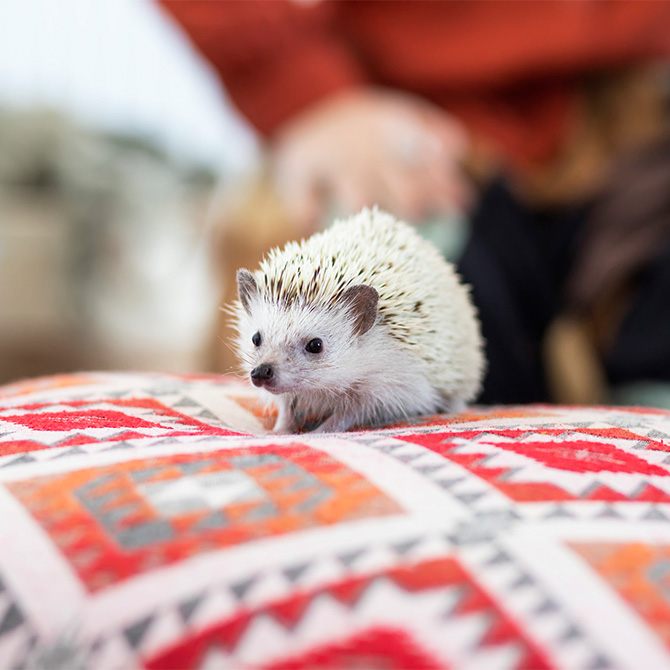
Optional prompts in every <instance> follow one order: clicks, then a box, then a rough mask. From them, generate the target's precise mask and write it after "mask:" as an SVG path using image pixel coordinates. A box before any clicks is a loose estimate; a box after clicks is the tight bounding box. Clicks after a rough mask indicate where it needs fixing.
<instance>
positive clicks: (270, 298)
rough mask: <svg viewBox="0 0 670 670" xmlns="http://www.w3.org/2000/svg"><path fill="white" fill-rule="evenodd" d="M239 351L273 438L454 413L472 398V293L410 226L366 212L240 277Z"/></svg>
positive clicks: (475, 344) (478, 354) (476, 361)
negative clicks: (268, 413)
mask: <svg viewBox="0 0 670 670" xmlns="http://www.w3.org/2000/svg"><path fill="white" fill-rule="evenodd" d="M237 289H238V300H237V302H236V303H235V305H234V306H233V308H232V311H233V314H234V315H235V317H236V318H235V320H236V323H235V325H236V329H237V349H238V353H239V355H240V358H241V359H242V361H243V368H244V369H245V371H246V372H248V374H249V375H250V377H251V382H252V383H253V384H254V386H256V387H259V388H260V389H261V390H262V392H263V393H264V394H271V395H267V396H266V398H267V399H268V400H270V399H272V397H273V396H274V400H275V404H276V405H277V407H278V416H277V420H276V423H275V427H274V429H273V431H274V432H276V433H291V432H298V431H300V430H304V429H305V426H312V428H313V429H314V430H315V431H317V432H336V431H344V430H348V429H350V428H352V427H355V426H379V425H384V424H389V423H394V422H397V421H400V420H406V419H411V418H414V417H417V416H420V415H427V414H435V413H438V412H460V411H463V410H464V409H465V405H466V403H468V402H470V401H472V400H473V399H474V398H475V397H476V395H477V394H478V392H479V389H480V385H481V379H482V374H483V370H484V356H483V352H482V349H483V347H482V337H481V333H480V327H479V322H478V319H477V315H476V312H475V308H474V306H473V304H472V301H471V299H470V292H469V288H468V287H467V286H465V285H464V284H462V283H461V282H460V280H459V278H458V275H457V274H456V272H455V271H454V268H453V266H452V265H450V264H449V263H448V262H447V261H446V260H445V259H444V258H443V256H442V255H441V254H440V252H439V251H438V250H437V249H436V248H435V247H434V246H433V245H432V244H431V243H430V242H428V241H427V240H425V239H424V238H422V237H421V236H420V235H419V234H418V233H417V232H416V230H415V229H414V228H413V227H411V226H410V225H408V224H406V223H403V222H401V221H397V220H396V219H395V218H394V217H393V216H391V215H390V214H387V213H385V212H383V211H381V210H379V209H378V208H374V209H372V210H370V209H364V210H363V211H361V212H360V213H359V214H356V215H355V216H352V217H351V218H349V219H346V220H340V221H336V222H335V223H333V225H332V226H330V227H329V228H327V229H326V230H324V231H323V232H319V233H316V234H315V235H313V236H312V237H310V238H308V239H307V240H302V241H301V242H290V243H289V244H287V245H286V246H285V247H284V248H283V249H279V248H277V249H273V250H272V251H271V252H269V254H268V255H267V256H266V257H265V258H264V260H263V261H262V263H261V265H260V269H259V270H257V271H255V272H250V271H249V270H247V269H240V270H238V272H237Z"/></svg>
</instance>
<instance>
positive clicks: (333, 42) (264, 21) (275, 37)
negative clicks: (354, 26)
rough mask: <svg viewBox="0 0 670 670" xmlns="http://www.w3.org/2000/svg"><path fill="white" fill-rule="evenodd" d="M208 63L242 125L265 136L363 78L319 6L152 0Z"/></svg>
mask: <svg viewBox="0 0 670 670" xmlns="http://www.w3.org/2000/svg"><path fill="white" fill-rule="evenodd" d="M159 2H160V4H161V5H162V6H163V7H164V8H165V9H166V10H167V11H168V12H169V13H170V14H171V15H172V16H173V17H174V18H175V19H176V20H177V22H178V23H180V24H181V25H182V26H183V27H184V29H185V30H186V32H187V33H188V35H189V36H190V38H191V40H192V41H193V42H194V44H195V46H196V47H197V48H198V49H199V50H200V51H201V52H202V53H203V54H204V56H205V57H206V58H207V59H208V60H209V61H210V62H211V63H212V64H213V66H214V67H215V68H216V70H217V71H218V73H219V75H220V76H221V79H222V80H223V82H224V84H225V86H226V90H227V92H228V93H229V94H230V96H231V98H232V99H233V101H234V102H235V104H236V105H237V107H238V108H239V110H240V111H241V112H242V114H244V116H246V117H247V118H248V119H249V121H250V122H251V123H252V124H253V125H254V126H256V128H257V129H258V130H259V131H260V132H261V133H263V134H265V135H270V134H272V132H273V131H274V130H275V129H276V128H277V127H278V126H280V125H281V124H282V123H283V122H284V121H286V120H288V119H289V118H290V117H291V116H293V115H294V114H295V113H296V112H298V111H300V110H301V109H303V108H304V107H306V106H308V105H309V104H310V103H312V102H315V101H317V100H319V99H321V98H323V97H326V96H328V95H329V94H331V93H334V92H336V91H338V90H341V89H344V88H347V87H354V86H357V85H359V84H362V83H363V82H364V81H365V75H364V72H363V70H362V68H361V67H360V66H359V64H358V63H357V62H356V59H355V57H354V56H353V55H352V53H350V51H349V50H348V49H347V47H346V46H345V45H344V44H343V43H342V42H341V41H340V40H338V38H337V37H336V36H335V34H334V33H333V32H331V31H330V19H331V9H330V8H329V7H328V6H324V5H322V4H321V3H318V4H317V5H309V4H298V3H292V2H287V1H286V0H269V1H267V2H247V1H246V0H241V1H239V2H212V1H208V0H159Z"/></svg>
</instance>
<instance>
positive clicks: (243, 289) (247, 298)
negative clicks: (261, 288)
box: [237, 268, 258, 314]
mask: <svg viewBox="0 0 670 670" xmlns="http://www.w3.org/2000/svg"><path fill="white" fill-rule="evenodd" d="M257 293H258V284H256V280H255V279H254V276H253V275H252V274H251V272H249V270H245V269H244V268H242V269H241V270H238V271H237V295H238V297H239V299H240V302H241V303H242V307H244V311H245V312H246V313H247V314H249V313H250V309H251V308H250V307H249V304H250V302H251V299H252V298H253V297H254V296H255V295H256V294H257Z"/></svg>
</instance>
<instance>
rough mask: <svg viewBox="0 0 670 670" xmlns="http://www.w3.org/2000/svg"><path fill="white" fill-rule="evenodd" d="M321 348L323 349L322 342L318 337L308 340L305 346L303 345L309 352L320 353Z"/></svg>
mask: <svg viewBox="0 0 670 670" xmlns="http://www.w3.org/2000/svg"><path fill="white" fill-rule="evenodd" d="M321 349H323V342H322V341H321V340H320V339H319V338H318V337H315V338H314V339H313V340H310V341H309V342H308V343H307V346H305V351H308V352H309V353H310V354H320V353H321Z"/></svg>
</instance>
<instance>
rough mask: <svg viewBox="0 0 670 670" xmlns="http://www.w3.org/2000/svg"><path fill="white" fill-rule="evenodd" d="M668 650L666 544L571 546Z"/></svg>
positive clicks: (669, 566) (669, 548)
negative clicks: (629, 606)
mask: <svg viewBox="0 0 670 670" xmlns="http://www.w3.org/2000/svg"><path fill="white" fill-rule="evenodd" d="M572 548H573V549H574V550H575V551H576V552H577V553H579V554H580V555H581V556H582V557H583V558H584V559H585V560H587V561H588V562H589V563H590V564H591V565H592V566H593V568H594V570H596V571H597V573H598V574H599V575H600V576H601V577H603V578H604V579H606V580H607V582H608V584H610V585H611V586H612V588H613V589H615V590H616V592H617V593H618V594H619V595H620V596H621V597H622V598H624V599H625V600H626V602H627V603H629V604H630V605H631V606H632V607H633V608H634V609H635V611H636V612H637V614H638V615H639V616H640V617H642V618H643V619H644V620H645V621H646V622H647V624H648V625H649V626H650V627H651V628H652V629H653V630H654V631H655V633H656V634H657V635H658V636H659V638H660V639H661V640H663V642H664V643H665V645H666V647H667V648H668V649H670V545H658V546H657V545H652V544H642V543H639V542H636V543H623V544H606V543H603V544H589V543H583V544H573V545H572Z"/></svg>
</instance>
